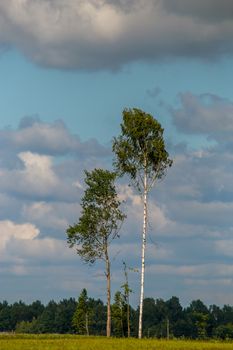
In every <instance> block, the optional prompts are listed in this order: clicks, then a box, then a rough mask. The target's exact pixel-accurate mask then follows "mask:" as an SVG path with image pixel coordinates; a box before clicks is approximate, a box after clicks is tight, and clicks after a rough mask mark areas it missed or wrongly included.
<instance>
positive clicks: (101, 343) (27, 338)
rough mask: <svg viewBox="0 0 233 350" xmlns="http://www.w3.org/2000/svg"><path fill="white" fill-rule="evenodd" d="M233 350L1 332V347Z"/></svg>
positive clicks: (231, 345) (225, 346) (232, 346)
mask: <svg viewBox="0 0 233 350" xmlns="http://www.w3.org/2000/svg"><path fill="white" fill-rule="evenodd" d="M203 349H206V350H220V349H223V350H224V349H225V350H228V349H229V350H230V349H231V350H232V349H233V343H227V342H225V343H221V342H214V341H209V342H201V341H183V340H170V341H166V340H154V339H142V340H138V339H116V338H110V339H107V338H105V337H80V336H69V335H68V336H62V335H38V336H36V335H14V334H2V335H0V350H203Z"/></svg>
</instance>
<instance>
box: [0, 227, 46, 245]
mask: <svg viewBox="0 0 233 350" xmlns="http://www.w3.org/2000/svg"><path fill="white" fill-rule="evenodd" d="M0 232H1V240H0V249H1V250H4V249H5V247H6V245H7V243H8V242H9V241H10V240H12V239H17V240H23V241H24V242H25V241H26V240H33V239H34V238H36V237H37V236H38V235H39V233H40V231H39V229H38V228H37V227H36V226H35V225H33V224H31V223H24V224H16V223H14V222H12V221H10V220H2V221H0Z"/></svg>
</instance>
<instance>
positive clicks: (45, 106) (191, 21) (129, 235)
mask: <svg viewBox="0 0 233 350" xmlns="http://www.w3.org/2000/svg"><path fill="white" fill-rule="evenodd" d="M232 37H233V3H232V2H231V1H229V0H222V1H217V0H202V1H201V0H189V1H186V0H114V1H113V0H85V1H83V0H56V1H55V0H8V1H4V0H0V100H1V103H0V235H1V239H0V280H1V288H0V300H8V301H9V302H14V301H17V300H20V299H21V300H23V301H25V302H32V301H33V300H36V299H39V300H42V302H44V303H47V302H48V301H49V300H51V299H55V300H60V299H62V298H69V297H77V296H78V295H79V293H80V291H81V290H82V289H83V288H87V290H88V294H89V295H90V296H92V297H95V298H101V299H103V300H105V299H106V292H105V289H106V288H105V276H104V274H103V271H104V270H103V268H104V267H103V266H102V265H101V263H99V262H97V263H96V264H95V265H94V266H87V265H85V264H83V263H82V262H81V260H80V258H79V257H78V255H77V254H76V252H75V250H71V249H70V248H69V247H68V245H67V242H66V229H67V228H68V227H69V225H72V224H73V223H75V222H77V221H78V218H79V215H80V209H81V208H80V200H81V198H82V196H83V193H84V190H85V184H84V169H87V170H92V169H94V168H96V167H97V168H98V167H104V168H107V169H112V158H113V155H112V152H111V142H112V139H113V137H114V136H117V135H119V133H120V123H121V120H122V111H123V109H124V108H134V107H137V108H141V109H142V110H144V111H146V112H148V113H151V114H152V115H153V116H154V117H155V118H156V119H158V120H159V122H160V123H161V124H162V126H163V128H164V137H165V141H166V145H167V149H168V151H169V154H170V156H171V158H172V159H173V161H174V162H173V166H172V168H171V169H169V171H168V172H167V176H166V178H165V179H164V180H163V181H160V182H158V183H156V185H155V187H154V189H153V190H152V192H151V193H150V197H149V232H148V239H147V251H146V276H145V296H146V297H154V298H155V299H156V298H164V299H168V298H170V297H171V296H173V295H175V296H178V297H179V298H180V301H181V303H182V304H183V305H184V306H185V305H188V304H189V303H190V302H191V301H192V300H194V299H201V300H203V301H204V302H205V303H206V304H208V305H210V304H214V303H215V304H218V305H223V304H231V305H233V294H232V288H233V215H232V213H233V164H232V161H233V153H232V145H233V136H232V135H233V90H232V83H233V78H232V73H231V72H232V71H233V61H232V59H233V40H232ZM117 188H118V192H119V196H120V198H122V199H124V200H125V204H124V210H125V212H126V214H127V219H126V220H125V223H124V225H123V227H122V229H121V238H120V239H118V240H116V241H115V242H114V243H113V244H112V246H111V256H112V292H113V294H114V292H115V291H116V290H119V289H120V287H121V285H122V284H123V283H124V274H123V265H122V261H123V260H124V261H125V262H126V263H127V265H128V266H130V267H134V268H140V249H141V232H142V215H143V213H142V203H141V198H140V196H139V195H138V193H137V191H135V190H134V189H133V188H132V187H129V186H128V179H127V178H125V179H123V180H122V181H120V182H119V183H118V184H117ZM139 277H140V276H139V274H138V273H136V272H130V273H129V282H130V285H131V288H132V289H133V291H134V292H133V294H132V296H131V301H132V303H133V305H134V306H136V305H138V302H139V285H140V281H139V279H140V278H139Z"/></svg>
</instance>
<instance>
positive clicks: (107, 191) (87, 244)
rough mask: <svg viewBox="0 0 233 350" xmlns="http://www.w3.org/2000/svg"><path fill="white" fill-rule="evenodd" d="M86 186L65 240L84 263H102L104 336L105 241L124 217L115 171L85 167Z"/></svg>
mask: <svg viewBox="0 0 233 350" xmlns="http://www.w3.org/2000/svg"><path fill="white" fill-rule="evenodd" d="M85 174H86V178H85V183H86V185H87V188H86V190H85V193H84V196H83V198H82V202H81V207H82V211H81V216H80V218H79V221H78V223H77V224H74V225H73V226H70V227H69V228H68V229H67V231H66V232H67V242H68V244H69V246H70V247H71V248H72V247H74V246H76V250H77V254H78V255H79V256H80V257H81V259H82V260H83V261H84V262H85V263H89V264H94V263H95V262H96V261H97V260H102V261H103V262H104V263H105V276H106V280H107V327H106V333H107V336H108V337H110V335H111V264H110V256H109V245H110V243H111V242H112V241H113V240H114V239H115V238H117V237H119V230H120V227H121V224H122V222H123V220H124V218H125V215H124V214H123V212H122V211H121V209H120V204H121V203H120V201H119V200H118V197H117V192H116V188H115V179H116V173H115V172H111V171H108V170H103V169H94V170H93V171H92V172H88V171H85Z"/></svg>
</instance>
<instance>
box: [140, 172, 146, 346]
mask: <svg viewBox="0 0 233 350" xmlns="http://www.w3.org/2000/svg"><path fill="white" fill-rule="evenodd" d="M147 191H148V188H147V173H146V171H145V173H144V196H143V197H144V199H143V232H142V267H141V293H140V305H139V324H138V338H139V339H141V338H142V314H143V299H144V276H145V249H146V233H147Z"/></svg>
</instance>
